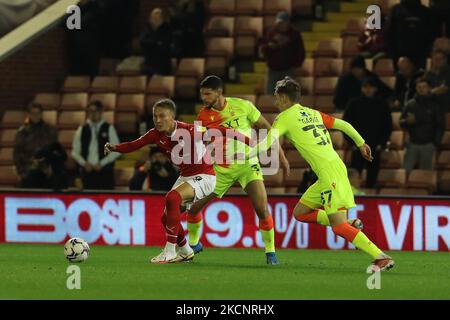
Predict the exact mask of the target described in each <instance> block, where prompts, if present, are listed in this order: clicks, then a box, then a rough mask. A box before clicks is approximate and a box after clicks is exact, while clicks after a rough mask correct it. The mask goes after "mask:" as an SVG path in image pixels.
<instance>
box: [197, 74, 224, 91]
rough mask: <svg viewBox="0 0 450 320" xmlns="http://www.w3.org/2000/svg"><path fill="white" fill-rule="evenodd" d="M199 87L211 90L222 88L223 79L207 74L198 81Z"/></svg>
mask: <svg viewBox="0 0 450 320" xmlns="http://www.w3.org/2000/svg"><path fill="white" fill-rule="evenodd" d="M200 88H207V89H212V90H219V89H223V81H222V79H220V78H219V77H218V76H214V75H212V76H207V77H206V78H205V79H203V80H202V82H200Z"/></svg>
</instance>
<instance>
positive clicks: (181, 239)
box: [161, 214, 186, 247]
mask: <svg viewBox="0 0 450 320" xmlns="http://www.w3.org/2000/svg"><path fill="white" fill-rule="evenodd" d="M161 222H162V224H163V226H164V229H165V228H166V223H167V216H166V214H163V215H162V217H161ZM185 244H186V235H185V232H184V229H183V226H182V225H181V223H180V224H179V225H178V235H177V245H178V246H179V247H182V246H184V245H185Z"/></svg>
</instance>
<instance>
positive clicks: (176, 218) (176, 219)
mask: <svg viewBox="0 0 450 320" xmlns="http://www.w3.org/2000/svg"><path fill="white" fill-rule="evenodd" d="M181 203H182V198H181V195H180V194H179V193H178V192H177V191H175V190H172V191H170V192H169V193H167V195H166V211H167V217H166V223H165V224H164V228H165V229H166V237H167V241H168V242H170V243H173V244H176V243H177V239H178V231H179V226H180V206H181Z"/></svg>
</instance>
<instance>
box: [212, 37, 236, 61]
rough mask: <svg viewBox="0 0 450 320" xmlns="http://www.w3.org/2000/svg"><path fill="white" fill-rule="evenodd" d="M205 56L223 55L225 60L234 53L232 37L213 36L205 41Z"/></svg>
mask: <svg viewBox="0 0 450 320" xmlns="http://www.w3.org/2000/svg"><path fill="white" fill-rule="evenodd" d="M206 55H207V56H219V57H225V58H226V59H227V61H228V60H229V59H231V58H232V57H233V55H234V38H232V37H213V38H209V39H208V40H207V43H206Z"/></svg>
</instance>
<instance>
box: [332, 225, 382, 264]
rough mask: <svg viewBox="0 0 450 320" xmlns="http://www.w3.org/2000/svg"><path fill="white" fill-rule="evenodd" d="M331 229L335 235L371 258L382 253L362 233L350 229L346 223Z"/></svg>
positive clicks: (352, 228) (353, 228)
mask: <svg viewBox="0 0 450 320" xmlns="http://www.w3.org/2000/svg"><path fill="white" fill-rule="evenodd" d="M332 229H333V232H334V233H335V234H337V235H338V236H341V237H342V238H344V239H346V240H347V241H349V242H351V243H352V244H353V245H354V246H355V247H357V248H358V249H360V250H362V251H364V252H366V253H367V254H369V255H370V256H372V258H375V257H377V256H378V255H379V254H381V253H382V251H381V250H380V249H379V248H378V247H377V246H376V245H375V244H374V243H373V242H372V241H370V240H369V238H367V236H366V235H365V234H364V233H363V232H362V231H360V230H358V229H356V228H355V227H352V226H351V225H350V224H349V223H348V222H344V223H342V224H340V225H337V226H334V227H333V228H332Z"/></svg>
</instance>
